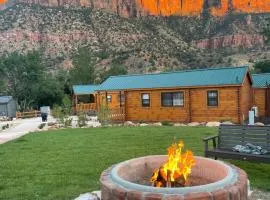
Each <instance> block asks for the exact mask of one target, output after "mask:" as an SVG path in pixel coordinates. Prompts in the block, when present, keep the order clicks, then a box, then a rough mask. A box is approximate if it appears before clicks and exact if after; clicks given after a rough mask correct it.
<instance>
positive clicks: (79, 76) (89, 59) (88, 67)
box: [70, 47, 96, 85]
mask: <svg viewBox="0 0 270 200" xmlns="http://www.w3.org/2000/svg"><path fill="white" fill-rule="evenodd" d="M72 63H73V66H74V67H73V69H71V70H70V84H71V85H77V84H92V83H93V82H94V66H95V64H96V62H95V60H94V58H93V56H92V55H91V53H90V52H89V50H88V49H87V48H86V47H83V48H80V49H79V50H78V53H77V54H76V55H75V56H74V58H73V61H72Z"/></svg>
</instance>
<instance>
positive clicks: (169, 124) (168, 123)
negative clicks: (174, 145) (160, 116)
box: [161, 121, 173, 126]
mask: <svg viewBox="0 0 270 200" xmlns="http://www.w3.org/2000/svg"><path fill="white" fill-rule="evenodd" d="M161 124H162V126H172V125H173V124H172V123H170V122H168V121H164V122H161Z"/></svg>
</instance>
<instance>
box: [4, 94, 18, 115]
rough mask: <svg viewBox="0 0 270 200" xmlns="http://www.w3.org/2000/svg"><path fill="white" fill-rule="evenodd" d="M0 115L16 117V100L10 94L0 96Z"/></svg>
mask: <svg viewBox="0 0 270 200" xmlns="http://www.w3.org/2000/svg"><path fill="white" fill-rule="evenodd" d="M0 117H8V118H13V117H16V102H15V101H14V99H13V98H12V97H11V96H0Z"/></svg>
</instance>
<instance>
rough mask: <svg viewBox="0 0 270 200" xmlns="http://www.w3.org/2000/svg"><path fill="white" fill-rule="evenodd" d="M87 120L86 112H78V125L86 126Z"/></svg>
mask: <svg viewBox="0 0 270 200" xmlns="http://www.w3.org/2000/svg"><path fill="white" fill-rule="evenodd" d="M86 121H87V118H86V114H85V113H84V112H80V113H79V114H78V126H79V127H80V128H81V127H84V126H86Z"/></svg>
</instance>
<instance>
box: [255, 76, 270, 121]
mask: <svg viewBox="0 0 270 200" xmlns="http://www.w3.org/2000/svg"><path fill="white" fill-rule="evenodd" d="M252 79H253V102H254V105H256V106H257V107H258V116H257V117H259V118H263V117H270V73H264V74H253V75H252Z"/></svg>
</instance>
